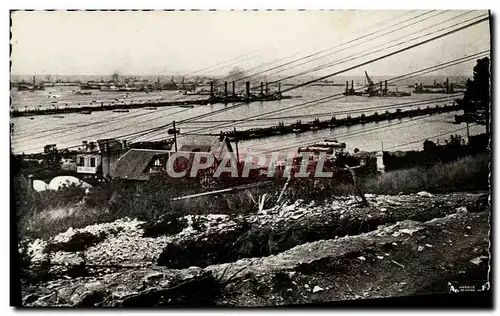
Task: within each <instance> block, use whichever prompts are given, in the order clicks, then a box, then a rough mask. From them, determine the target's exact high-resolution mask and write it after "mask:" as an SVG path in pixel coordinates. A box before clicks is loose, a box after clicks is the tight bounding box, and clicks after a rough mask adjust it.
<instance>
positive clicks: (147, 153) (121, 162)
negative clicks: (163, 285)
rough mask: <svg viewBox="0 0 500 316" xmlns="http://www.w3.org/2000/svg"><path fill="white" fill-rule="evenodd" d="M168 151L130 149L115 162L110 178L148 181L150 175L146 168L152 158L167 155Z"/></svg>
mask: <svg viewBox="0 0 500 316" xmlns="http://www.w3.org/2000/svg"><path fill="white" fill-rule="evenodd" d="M169 154H170V151H168V150H152V149H130V150H129V151H127V152H126V153H125V154H124V155H123V156H121V157H120V158H119V159H118V160H117V161H116V166H115V168H114V170H112V172H111V176H112V177H115V178H120V179H128V180H149V177H150V174H149V173H146V168H147V167H148V165H149V164H150V163H151V161H152V160H153V158H155V157H157V156H163V155H169Z"/></svg>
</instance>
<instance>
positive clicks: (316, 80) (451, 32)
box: [153, 17, 489, 130]
mask: <svg viewBox="0 0 500 316" xmlns="http://www.w3.org/2000/svg"><path fill="white" fill-rule="evenodd" d="M487 20H489V17H486V18H482V19H480V20H477V21H473V22H470V23H468V24H467V25H464V26H461V27H459V28H456V29H453V30H450V31H448V32H445V33H443V34H439V35H436V36H434V37H431V38H428V39H426V40H424V41H421V42H418V43H415V44H412V45H409V46H406V47H403V48H401V49H398V50H396V51H393V52H391V53H387V54H385V55H382V56H379V57H376V58H373V59H371V60H369V61H366V62H363V63H361V64H358V65H355V66H352V67H349V68H347V69H343V70H340V71H336V72H333V73H330V74H327V75H325V76H322V77H320V78H316V79H313V80H310V81H307V82H305V83H302V84H298V85H295V86H293V87H291V88H288V89H285V90H284V91H283V92H286V91H291V90H294V89H297V88H300V87H303V86H306V85H308V84H311V83H315V82H318V81H321V80H325V79H327V78H330V77H333V76H335V75H339V74H341V73H344V72H347V71H350V70H353V69H356V68H359V67H362V66H364V65H367V64H370V63H372V62H375V61H378V60H382V59H385V58H388V57H391V56H394V55H396V54H399V53H401V52H404V51H407V50H410V49H412V48H415V47H418V46H421V45H424V44H427V43H429V42H432V41H435V40H437V39H440V38H442V37H445V36H448V35H451V34H454V33H456V32H459V31H461V30H464V29H467V28H469V27H472V26H474V25H477V24H479V23H482V22H485V21H487ZM243 104H245V103H242V104H239V105H236V106H232V107H228V108H226V109H223V110H224V111H227V110H230V109H234V108H236V107H238V106H241V105H243ZM217 113H220V111H214V112H212V113H207V114H204V115H200V116H198V117H194V118H192V119H195V118H199V117H207V116H211V115H214V114H217ZM185 121H189V119H186V120H183V121H182V122H185ZM167 125H168V124H167ZM167 125H165V126H167ZM158 128H162V127H157V128H155V129H153V130H158Z"/></svg>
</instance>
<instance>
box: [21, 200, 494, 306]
mask: <svg viewBox="0 0 500 316" xmlns="http://www.w3.org/2000/svg"><path fill="white" fill-rule="evenodd" d="M366 197H367V199H368V201H369V204H370V205H369V206H360V205H359V204H358V202H357V201H356V200H355V199H354V197H349V198H334V199H332V200H331V201H325V202H322V203H321V205H315V204H314V203H310V204H307V205H306V204H304V203H302V202H301V201H297V202H295V203H294V204H291V205H288V206H285V205H282V206H280V207H272V208H269V209H266V210H263V211H261V212H258V213H257V214H253V215H248V216H237V215H234V216H229V215H218V214H208V215H200V216H186V217H182V218H176V217H173V216H165V217H163V218H162V219H160V220H159V221H157V222H152V223H143V222H140V221H137V220H130V219H122V220H119V221H115V222H113V223H106V224H98V225H92V226H88V227H86V228H83V229H69V230H68V231H67V232H65V233H62V234H59V235H57V236H55V237H53V238H51V239H49V240H35V241H33V242H31V243H30V246H29V251H28V254H27V255H28V256H29V257H30V259H31V266H30V268H29V271H31V274H38V278H34V277H33V275H30V277H31V278H27V279H29V280H30V282H24V284H23V287H22V292H23V305H24V306H217V305H223V306H227V305H230V306H266V305H282V304H300V303H311V302H325V301H338V300H351V299H369V298H379V297H393V296H407V295H418V294H431V293H445V292H448V291H449V290H450V286H452V285H455V284H464V282H465V283H467V282H469V281H472V280H473V281H475V282H476V283H475V284H483V285H484V289H486V288H488V283H487V282H488V271H489V269H488V267H489V230H490V225H489V216H490V212H489V203H488V194H486V193H485V194H467V193H457V194H446V195H432V194H429V193H426V192H420V193H419V194H412V195H398V196H375V195H369V194H367V195H366ZM40 274H43V276H42V277H40ZM457 282H458V283H457ZM452 289H453V288H452Z"/></svg>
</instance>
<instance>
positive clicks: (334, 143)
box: [314, 139, 346, 148]
mask: <svg viewBox="0 0 500 316" xmlns="http://www.w3.org/2000/svg"><path fill="white" fill-rule="evenodd" d="M314 146H320V147H326V148H346V144H345V143H339V142H338V141H337V140H336V139H333V140H331V139H325V141H323V142H316V143H314Z"/></svg>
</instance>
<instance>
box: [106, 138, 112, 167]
mask: <svg viewBox="0 0 500 316" xmlns="http://www.w3.org/2000/svg"><path fill="white" fill-rule="evenodd" d="M106 158H107V160H108V171H107V174H106V176H108V175H109V174H110V173H111V170H110V162H109V139H106Z"/></svg>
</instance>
